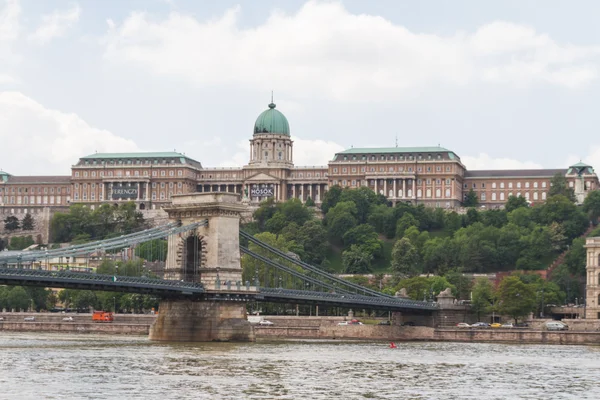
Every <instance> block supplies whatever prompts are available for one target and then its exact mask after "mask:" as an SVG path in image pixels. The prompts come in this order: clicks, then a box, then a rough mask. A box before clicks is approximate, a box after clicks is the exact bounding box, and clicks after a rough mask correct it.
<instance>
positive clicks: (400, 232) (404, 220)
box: [396, 213, 419, 238]
mask: <svg viewBox="0 0 600 400" xmlns="http://www.w3.org/2000/svg"><path fill="white" fill-rule="evenodd" d="M411 226H415V227H418V226H419V221H417V219H416V218H415V217H414V216H413V215H412V214H409V213H405V214H404V215H403V216H402V217H401V218H400V219H399V220H398V222H397V223H396V237H397V238H401V237H403V236H404V231H406V230H407V229H408V228H410V227H411Z"/></svg>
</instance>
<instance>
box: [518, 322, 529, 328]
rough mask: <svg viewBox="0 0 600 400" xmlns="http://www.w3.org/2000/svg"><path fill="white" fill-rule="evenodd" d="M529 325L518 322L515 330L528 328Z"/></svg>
mask: <svg viewBox="0 0 600 400" xmlns="http://www.w3.org/2000/svg"><path fill="white" fill-rule="evenodd" d="M528 327H529V324H528V323H527V322H517V323H516V324H515V328H528Z"/></svg>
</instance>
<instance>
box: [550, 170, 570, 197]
mask: <svg viewBox="0 0 600 400" xmlns="http://www.w3.org/2000/svg"><path fill="white" fill-rule="evenodd" d="M556 195H560V196H564V197H566V198H567V199H568V200H569V201H570V202H572V203H574V202H575V200H576V199H575V193H574V192H573V189H571V188H570V187H569V185H568V183H567V178H566V177H565V176H564V175H563V174H562V173H560V172H557V173H556V175H554V176H553V177H552V179H550V189H549V190H548V197H552V196H556Z"/></svg>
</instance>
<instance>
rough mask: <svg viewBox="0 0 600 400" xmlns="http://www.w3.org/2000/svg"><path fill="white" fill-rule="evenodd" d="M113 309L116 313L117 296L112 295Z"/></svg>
mask: <svg viewBox="0 0 600 400" xmlns="http://www.w3.org/2000/svg"><path fill="white" fill-rule="evenodd" d="M113 310H114V312H115V314H116V313H117V298H116V297H114V296H113Z"/></svg>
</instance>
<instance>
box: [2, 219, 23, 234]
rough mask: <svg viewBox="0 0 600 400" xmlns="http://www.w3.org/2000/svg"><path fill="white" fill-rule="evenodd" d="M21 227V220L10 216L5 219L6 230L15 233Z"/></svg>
mask: <svg viewBox="0 0 600 400" xmlns="http://www.w3.org/2000/svg"><path fill="white" fill-rule="evenodd" d="M20 227H21V224H20V223H19V219H18V218H17V217H15V216H14V215H9V216H8V217H6V218H4V230H7V231H9V232H13V231H16V230H17V229H19V228H20Z"/></svg>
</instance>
